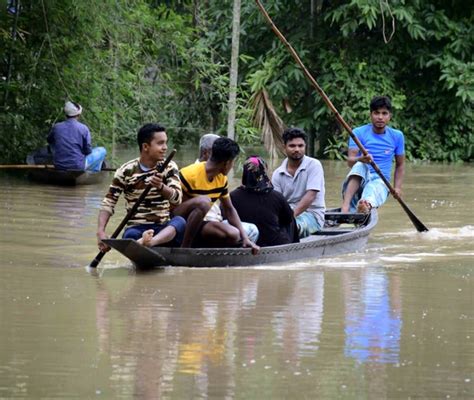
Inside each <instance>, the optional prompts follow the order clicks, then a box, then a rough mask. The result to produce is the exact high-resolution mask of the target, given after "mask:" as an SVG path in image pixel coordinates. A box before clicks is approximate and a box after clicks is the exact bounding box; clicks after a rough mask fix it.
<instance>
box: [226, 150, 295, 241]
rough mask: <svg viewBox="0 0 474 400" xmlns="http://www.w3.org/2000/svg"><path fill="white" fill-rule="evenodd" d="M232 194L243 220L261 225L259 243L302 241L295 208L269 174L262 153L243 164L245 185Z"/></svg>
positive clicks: (259, 226) (259, 227) (233, 202)
mask: <svg viewBox="0 0 474 400" xmlns="http://www.w3.org/2000/svg"><path fill="white" fill-rule="evenodd" d="M230 197H231V199H232V204H233V205H234V207H235V209H236V210H237V213H238V214H239V216H240V219H241V220H242V221H246V222H252V223H254V224H255V225H257V228H258V230H259V232H260V235H259V238H258V241H257V244H258V245H259V246H276V245H280V244H287V243H294V242H298V241H299V239H298V233H297V230H296V222H295V219H294V217H293V211H292V209H291V208H290V206H289V205H288V202H287V201H286V200H285V198H284V197H283V195H282V194H281V193H279V192H277V191H276V190H273V186H272V184H271V182H270V179H269V178H268V175H267V165H266V163H265V161H264V160H263V159H261V158H260V157H258V156H251V157H249V158H247V160H246V161H245V163H244V167H243V174H242V186H240V187H239V188H237V189H235V190H234V191H232V192H231V194H230Z"/></svg>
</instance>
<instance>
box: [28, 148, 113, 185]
mask: <svg viewBox="0 0 474 400" xmlns="http://www.w3.org/2000/svg"><path fill="white" fill-rule="evenodd" d="M26 163H27V164H28V165H36V166H38V167H39V166H44V168H35V169H32V170H30V171H29V172H28V177H29V178H30V179H31V180H34V181H36V182H41V183H48V184H54V185H62V186H75V185H92V184H95V183H100V182H102V181H103V179H104V178H105V176H106V173H105V171H100V172H91V171H84V170H60V169H56V168H54V166H53V165H52V164H53V156H52V154H51V153H49V152H48V148H47V147H43V148H41V149H38V150H36V151H34V152H33V153H31V154H29V155H28V156H27V158H26ZM102 168H105V162H104V163H103V165H102Z"/></svg>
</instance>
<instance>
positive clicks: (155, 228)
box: [97, 124, 186, 251]
mask: <svg viewBox="0 0 474 400" xmlns="http://www.w3.org/2000/svg"><path fill="white" fill-rule="evenodd" d="M167 141H168V137H167V135H166V131H165V128H164V127H163V126H160V125H157V124H146V125H144V126H143V127H141V128H140V130H139V131H138V134H137V142H138V147H139V149H140V157H139V158H136V159H134V160H131V161H128V162H126V163H125V164H123V165H122V166H121V167H120V168H119V169H117V171H116V172H115V176H114V179H113V181H112V184H111V185H110V187H109V191H108V192H107V194H106V195H105V197H104V199H103V200H102V206H101V208H100V211H99V222H98V228H97V239H98V243H99V249H100V250H102V251H108V250H109V247H108V246H107V245H105V244H104V243H103V242H102V240H103V239H107V238H108V236H107V234H106V233H105V227H106V226H107V223H108V221H109V219H110V217H111V216H112V215H113V213H114V209H115V205H116V204H117V201H118V199H119V197H120V194H121V193H122V192H123V193H124V196H125V201H126V208H127V211H128V210H129V209H131V208H132V207H133V205H134V203H135V202H136V201H137V199H138V198H139V197H140V195H141V194H142V193H143V191H144V190H145V188H146V187H147V185H148V184H150V185H151V186H152V188H151V190H150V191H149V193H148V195H147V196H146V198H145V199H144V200H143V202H142V203H141V204H140V207H139V208H138V210H137V212H136V214H135V215H134V216H132V218H130V220H129V221H128V224H127V225H128V228H127V229H126V230H125V233H124V234H123V237H124V238H125V239H134V240H137V241H138V242H139V243H141V244H143V245H145V246H158V245H160V244H164V243H170V245H180V244H181V240H182V238H183V234H184V229H185V225H186V221H185V220H184V218H182V217H179V216H175V217H172V216H171V214H170V208H171V206H177V205H178V204H180V203H181V200H182V196H183V194H182V191H181V184H180V182H179V172H178V166H177V165H176V163H175V162H173V161H171V162H170V163H169V164H168V167H167V168H166V169H165V171H163V172H162V173H157V172H156V171H155V167H156V165H157V164H158V163H159V162H163V160H164V159H165V155H166V150H167V149H168V146H167Z"/></svg>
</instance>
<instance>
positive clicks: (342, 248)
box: [104, 209, 377, 268]
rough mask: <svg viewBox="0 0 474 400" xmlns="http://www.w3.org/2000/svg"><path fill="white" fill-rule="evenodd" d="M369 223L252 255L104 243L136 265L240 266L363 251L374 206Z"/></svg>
mask: <svg viewBox="0 0 474 400" xmlns="http://www.w3.org/2000/svg"><path fill="white" fill-rule="evenodd" d="M367 220H368V221H367V223H366V224H365V225H363V226H358V227H357V228H354V229H350V230H348V229H340V228H326V229H325V230H323V231H322V232H318V234H316V235H311V236H310V237H308V238H305V239H302V240H301V242H300V243H292V244H286V245H280V246H270V247H262V248H261V249H260V252H259V253H258V254H256V255H253V254H252V252H251V250H250V249H248V248H199V249H196V248H186V249H182V248H175V247H152V248H148V247H144V246H142V245H140V244H138V243H137V242H136V241H134V240H131V239H107V240H104V242H105V243H106V244H107V245H109V246H110V247H112V248H114V249H115V250H117V251H119V252H120V253H122V254H123V255H124V256H126V257H127V258H129V259H130V260H131V261H132V262H133V263H134V264H135V266H136V267H137V268H153V267H165V266H184V267H204V268H212V267H240V266H251V265H263V264H274V263H285V262H290V261H297V260H304V259H318V258H321V257H326V256H335V255H339V254H344V253H353V252H357V251H361V250H363V249H364V247H365V246H366V244H367V241H368V238H369V234H370V232H371V231H372V229H373V228H374V227H375V225H376V223H377V211H376V210H375V209H374V210H373V211H372V212H371V214H370V216H369V217H368V218H367Z"/></svg>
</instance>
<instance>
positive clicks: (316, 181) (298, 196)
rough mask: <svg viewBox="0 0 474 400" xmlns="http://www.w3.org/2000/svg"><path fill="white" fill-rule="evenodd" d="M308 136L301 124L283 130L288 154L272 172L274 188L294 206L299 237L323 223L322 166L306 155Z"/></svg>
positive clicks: (324, 209)
mask: <svg viewBox="0 0 474 400" xmlns="http://www.w3.org/2000/svg"><path fill="white" fill-rule="evenodd" d="M307 141H308V136H307V135H306V133H305V132H304V131H303V129H300V128H288V129H285V131H284V132H283V143H284V145H285V154H286V156H287V158H286V159H285V160H283V163H282V164H281V166H280V167H278V168H277V169H276V170H275V171H274V172H273V175H272V183H273V187H274V188H275V190H277V191H278V192H280V193H281V194H283V197H284V198H285V199H286V201H288V204H289V205H290V207H291V208H292V210H293V214H294V216H295V218H296V225H297V227H298V234H299V237H300V238H304V237H306V236H309V235H311V234H313V233H315V232H317V231H319V230H321V229H322V228H323V226H324V213H325V211H326V203H325V200H324V195H325V187H324V171H323V166H322V165H321V163H320V162H319V160H316V159H315V158H311V157H308V156H306V155H305V151H306V143H307Z"/></svg>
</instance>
